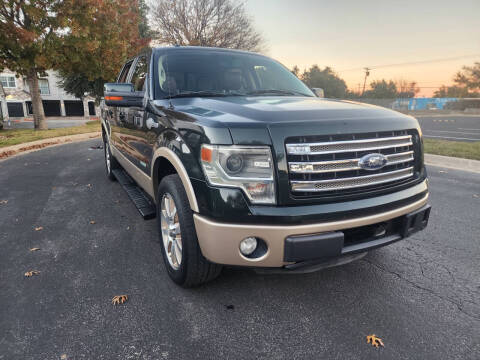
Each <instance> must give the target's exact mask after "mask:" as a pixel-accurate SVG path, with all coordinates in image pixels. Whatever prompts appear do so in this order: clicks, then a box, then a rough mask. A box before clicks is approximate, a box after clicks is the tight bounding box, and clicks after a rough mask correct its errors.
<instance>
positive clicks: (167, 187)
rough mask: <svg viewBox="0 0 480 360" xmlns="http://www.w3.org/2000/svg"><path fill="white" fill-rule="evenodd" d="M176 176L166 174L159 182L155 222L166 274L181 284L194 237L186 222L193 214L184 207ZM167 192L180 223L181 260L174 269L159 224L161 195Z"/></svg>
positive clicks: (191, 218) (183, 195)
mask: <svg viewBox="0 0 480 360" xmlns="http://www.w3.org/2000/svg"><path fill="white" fill-rule="evenodd" d="M174 176H178V175H173V176H168V177H166V178H165V179H163V180H162V182H161V183H160V186H159V187H158V191H157V214H158V215H157V222H158V232H159V239H160V246H161V249H162V256H163V262H164V263H165V267H166V269H167V271H168V274H169V275H170V277H171V278H172V280H173V281H174V282H176V283H177V284H183V283H184V282H185V279H186V276H187V266H188V260H189V258H188V256H189V244H191V243H192V240H195V241H196V239H191V237H192V235H193V234H191V233H189V232H188V231H186V230H187V229H186V224H187V223H188V222H189V220H190V221H192V222H193V216H192V212H191V210H190V208H186V207H185V201H184V197H186V194H183V193H182V192H185V190H183V188H179V186H178V182H176V181H174V179H172V177H174ZM166 193H169V194H170V195H171V196H172V198H173V201H174V202H175V207H176V208H177V214H178V222H179V224H180V232H181V236H182V262H181V263H180V266H179V268H178V269H174V268H173V267H172V266H171V265H170V262H169V261H168V258H167V256H168V255H167V254H166V250H165V246H164V243H163V235H162V226H161V215H160V213H161V208H162V199H163V195H164V194H166Z"/></svg>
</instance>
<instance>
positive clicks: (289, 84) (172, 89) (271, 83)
mask: <svg viewBox="0 0 480 360" xmlns="http://www.w3.org/2000/svg"><path fill="white" fill-rule="evenodd" d="M157 66H158V83H157V84H158V87H159V90H160V94H159V97H168V96H172V95H177V94H182V93H188V92H197V91H201V92H204V91H207V92H215V93H221V94H226V95H229V94H230V95H237V96H238V95H256V94H258V95H260V94H261V93H262V91H266V90H275V91H277V93H275V92H274V91H273V92H271V93H268V92H265V93H262V95H265V96H268V95H279V93H278V92H282V91H283V92H291V93H292V94H296V95H304V96H314V94H313V93H312V92H311V91H310V89H309V88H308V87H307V86H306V85H305V84H304V83H302V82H301V81H300V80H299V79H298V78H297V77H296V76H295V75H293V74H292V73H291V72H290V71H289V70H288V69H287V68H285V67H284V66H283V65H281V64H279V63H278V62H276V61H274V60H272V59H269V58H267V57H264V56H260V55H256V54H245V53H235V52H224V51H185V50H183V51H182V50H180V51H177V52H169V53H168V55H167V54H165V55H163V56H160V58H159V60H158V64H157ZM292 94H290V95H292ZM285 95H288V94H285Z"/></svg>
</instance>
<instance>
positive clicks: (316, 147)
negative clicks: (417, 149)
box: [286, 135, 413, 155]
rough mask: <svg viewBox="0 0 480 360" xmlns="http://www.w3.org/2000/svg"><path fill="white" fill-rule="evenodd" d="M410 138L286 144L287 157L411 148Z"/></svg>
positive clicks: (396, 137) (406, 136) (398, 137)
mask: <svg viewBox="0 0 480 360" xmlns="http://www.w3.org/2000/svg"><path fill="white" fill-rule="evenodd" d="M411 145H413V143H412V136H411V135H404V136H394V137H383V138H371V139H363V140H347V141H329V142H318V143H297V144H287V145H286V146H287V154H289V155H320V154H335V153H343V152H355V151H370V150H378V149H389V148H396V147H402V146H411Z"/></svg>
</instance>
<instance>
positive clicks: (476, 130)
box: [458, 128, 480, 131]
mask: <svg viewBox="0 0 480 360" xmlns="http://www.w3.org/2000/svg"><path fill="white" fill-rule="evenodd" d="M458 130H468V131H480V129H478V128H477V129H467V128H458Z"/></svg>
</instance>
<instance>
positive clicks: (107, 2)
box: [58, 0, 151, 99]
mask: <svg viewBox="0 0 480 360" xmlns="http://www.w3.org/2000/svg"><path fill="white" fill-rule="evenodd" d="M147 9H148V8H147V7H146V4H145V2H144V1H143V0H133V1H132V0H103V1H98V0H83V1H77V2H75V5H74V6H73V7H72V8H71V9H70V13H71V16H70V19H69V20H70V22H69V27H70V28H71V29H72V31H71V32H70V33H69V34H68V35H67V36H65V38H64V39H63V40H64V41H63V44H62V49H59V60H58V61H59V65H58V69H59V73H60V77H61V78H62V81H61V83H60V85H61V86H62V87H63V88H64V89H65V91H66V92H67V93H69V94H72V95H74V96H76V97H79V98H83V97H84V96H85V94H89V95H91V96H94V97H96V98H97V99H99V98H100V97H101V96H103V85H104V83H105V82H109V81H114V80H115V78H116V76H117V74H118V72H119V70H120V68H121V66H122V65H123V63H124V62H125V61H126V59H127V58H128V57H131V56H134V55H136V54H137V53H138V52H139V51H140V50H141V49H142V48H144V47H146V46H147V45H148V43H149V42H150V38H148V35H149V34H150V32H151V31H150V28H149V27H148V24H147V22H146V11H147Z"/></svg>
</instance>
